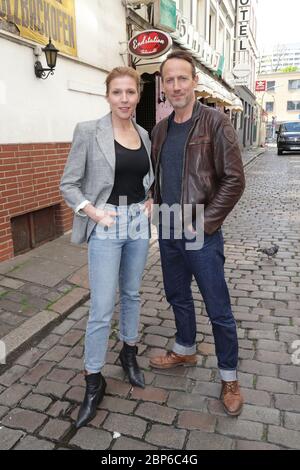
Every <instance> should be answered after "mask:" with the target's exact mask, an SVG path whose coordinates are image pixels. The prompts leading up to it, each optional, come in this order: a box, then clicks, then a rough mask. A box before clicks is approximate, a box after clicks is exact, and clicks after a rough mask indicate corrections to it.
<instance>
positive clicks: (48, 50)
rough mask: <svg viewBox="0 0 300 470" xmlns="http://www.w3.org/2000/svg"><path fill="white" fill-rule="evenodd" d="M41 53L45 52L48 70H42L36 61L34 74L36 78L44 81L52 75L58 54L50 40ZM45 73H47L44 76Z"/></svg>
mask: <svg viewBox="0 0 300 470" xmlns="http://www.w3.org/2000/svg"><path fill="white" fill-rule="evenodd" d="M42 51H43V52H45V56H46V61H47V65H48V67H49V68H47V69H44V68H43V66H42V64H41V62H40V61H39V60H37V61H36V62H35V64H34V72H35V75H36V77H37V78H42V79H43V80H46V78H48V77H49V75H50V74H51V75H54V69H55V66H56V60H57V54H58V53H59V50H58V49H56V47H55V46H54V44H52V42H51V38H49V42H48V44H47V46H46V47H43V49H42ZM46 72H48V73H47V74H46Z"/></svg>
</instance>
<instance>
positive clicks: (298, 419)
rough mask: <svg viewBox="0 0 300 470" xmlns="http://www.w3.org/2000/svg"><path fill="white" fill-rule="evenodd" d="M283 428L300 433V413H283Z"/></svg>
mask: <svg viewBox="0 0 300 470" xmlns="http://www.w3.org/2000/svg"><path fill="white" fill-rule="evenodd" d="M284 427H285V428H288V429H293V430H294V431H300V413H290V412H285V413H284Z"/></svg>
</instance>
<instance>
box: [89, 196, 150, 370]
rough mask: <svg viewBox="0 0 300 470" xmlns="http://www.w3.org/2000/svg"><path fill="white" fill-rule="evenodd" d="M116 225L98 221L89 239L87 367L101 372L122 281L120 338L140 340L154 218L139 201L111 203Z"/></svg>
mask: <svg viewBox="0 0 300 470" xmlns="http://www.w3.org/2000/svg"><path fill="white" fill-rule="evenodd" d="M105 208H106V209H107V210H115V211H116V212H117V217H116V224H115V225H113V226H112V227H109V228H108V227H103V226H101V225H100V224H98V225H97V226H96V227H95V229H94V231H93V232H92V234H91V236H90V239H89V242H88V257H89V280H90V289H91V306H90V312H89V319H88V323H87V329H86V335H85V369H86V370H87V371H89V372H91V373H98V372H100V370H101V368H102V367H103V365H104V363H105V356H106V351H107V345H108V339H109V333H110V324H111V319H112V316H113V312H114V306H115V298H116V290H117V287H118V284H119V292H120V318H119V337H120V339H121V340H122V341H125V342H129V343H136V341H137V340H138V327H139V316H140V295H139V289H140V285H141V280H142V275H143V271H144V267H145V264H146V260H147V255H148V247H149V220H148V218H147V216H146V215H145V214H144V213H143V212H142V211H141V205H140V204H132V205H131V206H119V207H116V206H112V205H110V204H106V206H105Z"/></svg>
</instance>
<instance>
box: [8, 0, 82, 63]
mask: <svg viewBox="0 0 300 470" xmlns="http://www.w3.org/2000/svg"><path fill="white" fill-rule="evenodd" d="M0 19H2V20H4V21H8V22H10V23H13V24H14V25H15V26H16V27H17V29H18V30H19V31H20V36H21V37H23V38H26V39H30V40H32V41H35V42H37V43H39V44H47V43H48V40H49V37H51V39H52V41H53V42H54V44H55V46H56V47H57V48H58V49H59V50H60V52H63V53H65V54H68V55H72V56H76V55H77V47H76V24H75V7H74V0H0Z"/></svg>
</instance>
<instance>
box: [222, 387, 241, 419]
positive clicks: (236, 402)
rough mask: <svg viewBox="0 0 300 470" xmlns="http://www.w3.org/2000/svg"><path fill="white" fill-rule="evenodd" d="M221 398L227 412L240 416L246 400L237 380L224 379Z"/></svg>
mask: <svg viewBox="0 0 300 470" xmlns="http://www.w3.org/2000/svg"><path fill="white" fill-rule="evenodd" d="M220 399H221V401H222V404H223V407H224V410H225V411H226V413H227V414H229V415H231V416H238V415H239V414H240V413H241V411H242V408H243V402H244V400H243V396H242V394H241V391H240V386H239V383H238V381H237V380H234V381H233V382H225V381H224V380H222V391H221V397H220Z"/></svg>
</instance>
